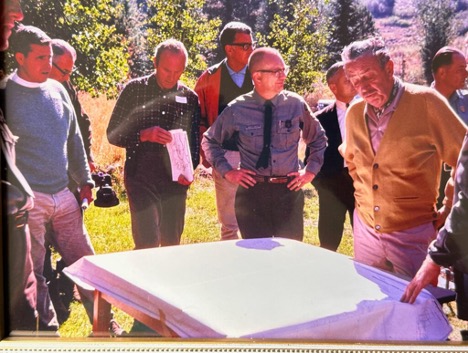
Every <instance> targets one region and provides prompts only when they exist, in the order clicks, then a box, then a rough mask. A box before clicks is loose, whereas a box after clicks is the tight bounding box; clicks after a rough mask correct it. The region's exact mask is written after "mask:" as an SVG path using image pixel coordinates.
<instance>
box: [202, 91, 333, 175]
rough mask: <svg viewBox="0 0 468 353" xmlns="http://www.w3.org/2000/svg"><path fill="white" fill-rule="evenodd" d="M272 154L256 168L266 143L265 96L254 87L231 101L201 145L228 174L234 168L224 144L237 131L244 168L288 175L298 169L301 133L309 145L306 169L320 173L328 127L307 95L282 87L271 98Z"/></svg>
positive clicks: (211, 159)
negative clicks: (315, 112)
mask: <svg viewBox="0 0 468 353" xmlns="http://www.w3.org/2000/svg"><path fill="white" fill-rule="evenodd" d="M271 101H272V103H273V117H272V119H273V120H272V133H271V149H270V150H271V156H270V164H269V166H268V167H267V168H265V169H261V170H257V168H256V164H257V161H258V159H259V157H260V153H261V151H262V146H263V125H264V111H265V107H264V104H265V99H263V98H262V97H260V95H258V93H257V92H256V91H255V90H254V91H252V92H249V93H247V94H244V95H242V96H240V97H239V98H237V99H236V100H234V101H233V102H231V103H230V104H229V105H228V106H227V107H226V109H224V111H223V112H222V113H221V114H220V116H219V117H218V119H217V120H216V121H215V122H214V124H213V125H212V126H211V127H210V129H209V130H208V131H207V132H206V133H205V134H204V137H203V141H202V148H203V151H204V152H205V155H206V157H207V159H208V161H209V162H210V163H211V164H212V165H213V166H214V168H215V169H216V170H218V171H219V172H220V173H221V175H223V176H224V175H225V174H226V173H227V172H228V171H230V170H231V169H232V167H231V165H230V164H229V163H228V162H227V160H226V158H225V157H224V154H225V151H224V149H223V148H222V144H223V142H224V141H225V140H228V139H230V138H232V137H233V136H234V135H237V146H238V148H239V152H240V156H241V168H244V169H248V170H252V171H255V172H256V173H257V174H258V175H263V176H285V175H287V174H288V173H291V172H296V171H298V170H299V158H298V144H299V139H300V137H301V128H302V138H303V139H304V141H305V143H306V144H307V146H308V147H310V151H311V153H310V155H309V157H308V159H307V166H306V168H307V171H310V172H312V173H314V174H317V173H318V172H319V170H320V168H321V166H322V164H323V154H324V152H325V148H326V146H327V138H326V136H325V131H324V130H323V129H322V126H321V125H320V123H319V121H318V120H317V119H316V118H315V117H314V115H313V113H312V112H311V110H310V108H309V106H308V105H307V103H306V102H305V101H304V99H303V98H302V97H301V96H299V95H297V94H295V93H293V92H289V91H282V92H280V93H279V94H278V95H277V96H276V97H274V98H273V99H272V100H271Z"/></svg>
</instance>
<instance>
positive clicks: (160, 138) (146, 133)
mask: <svg viewBox="0 0 468 353" xmlns="http://www.w3.org/2000/svg"><path fill="white" fill-rule="evenodd" d="M140 140H141V142H154V143H159V144H161V145H165V144H167V143H169V142H171V141H172V135H171V133H170V132H169V131H167V130H164V129H163V128H161V127H159V126H153V127H149V128H147V129H144V130H141V131H140Z"/></svg>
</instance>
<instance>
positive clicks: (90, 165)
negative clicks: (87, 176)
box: [88, 161, 97, 173]
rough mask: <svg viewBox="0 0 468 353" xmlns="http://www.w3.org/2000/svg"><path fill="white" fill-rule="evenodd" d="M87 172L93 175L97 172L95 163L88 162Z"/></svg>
mask: <svg viewBox="0 0 468 353" xmlns="http://www.w3.org/2000/svg"><path fill="white" fill-rule="evenodd" d="M88 165H89V170H90V171H91V173H94V172H95V171H96V170H97V167H96V163H94V162H90V161H88Z"/></svg>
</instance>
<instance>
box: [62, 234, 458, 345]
mask: <svg viewBox="0 0 468 353" xmlns="http://www.w3.org/2000/svg"><path fill="white" fill-rule="evenodd" d="M65 273H66V274H67V275H68V276H69V277H71V278H72V279H73V280H74V281H75V282H77V283H78V284H81V285H90V286H92V287H94V288H96V289H98V290H99V291H101V292H103V293H106V294H108V295H111V296H113V297H115V298H117V299H119V300H120V301H122V302H123V303H125V304H128V305H131V306H132V307H134V308H137V309H138V310H140V311H142V312H144V313H146V314H148V315H150V316H152V317H154V318H158V319H159V314H160V311H162V312H163V313H164V315H165V320H166V321H165V323H166V325H167V326H168V327H170V328H171V329H172V330H174V331H175V332H176V333H177V334H179V335H180V336H181V337H189V338H221V337H228V338H237V337H243V338H281V339H289V338H299V339H327V340H328V339H333V340H339V339H344V340H415V341H420V340H445V339H446V338H447V337H448V335H449V333H450V332H451V327H450V325H449V323H448V321H447V319H446V317H445V315H444V313H443V311H442V309H441V307H440V304H439V303H438V302H437V301H436V300H435V298H434V297H433V296H432V295H431V294H430V293H429V292H427V291H423V292H422V293H421V295H420V296H419V298H418V300H417V302H416V303H415V304H413V305H411V304H405V303H401V302H400V301H399V299H400V297H401V294H402V293H403V290H404V288H405V287H406V285H407V282H406V281H404V280H402V279H400V278H397V277H395V276H393V275H389V274H387V273H385V272H382V271H379V270H377V269H374V268H371V267H368V266H365V265H362V264H358V263H356V262H354V261H353V260H352V259H350V258H348V257H346V256H343V255H340V254H337V253H334V252H331V251H328V250H324V249H321V248H319V247H315V246H312V245H309V244H305V243H302V242H298V241H294V240H289V239H282V238H266V239H252V240H232V241H223V242H212V243H200V244H190V245H180V246H171V247H164V248H155V249H147V250H135V251H128V252H121V253H112V254H104V255H95V256H87V257H84V258H82V259H81V260H79V261H77V262H76V263H74V264H73V265H72V266H70V267H68V268H66V269H65Z"/></svg>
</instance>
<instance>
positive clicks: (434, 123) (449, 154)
mask: <svg viewBox="0 0 468 353" xmlns="http://www.w3.org/2000/svg"><path fill="white" fill-rule="evenodd" d="M342 58H343V61H344V62H345V71H346V75H347V76H348V78H349V80H350V81H351V83H352V84H353V86H354V87H355V88H356V90H357V92H358V94H359V95H360V96H361V97H362V100H359V101H357V102H356V103H354V104H353V105H351V107H350V108H349V110H348V113H347V117H346V122H347V125H346V141H347V145H346V147H345V148H343V150H344V156H345V160H346V163H347V164H348V168H349V172H350V174H351V176H352V178H353V180H354V187H355V190H356V191H355V197H356V209H355V211H356V212H354V229H353V233H354V256H355V259H356V260H358V261H361V262H364V263H366V264H369V265H371V266H375V267H379V268H382V269H384V270H388V271H391V272H395V273H399V274H404V275H407V276H411V277H413V276H414V275H415V273H416V272H417V270H418V269H419V267H420V266H421V263H422V262H423V260H424V258H425V256H426V250H427V247H428V245H429V243H430V241H431V240H432V239H434V238H435V236H436V225H437V224H438V223H439V222H442V221H443V219H442V218H443V217H442V216H441V214H439V213H438V211H437V209H436V207H435V204H436V199H437V195H438V186H439V182H440V169H441V166H442V163H443V162H446V163H447V164H448V165H451V166H454V165H455V163H456V162H457V157H458V153H459V151H460V148H461V146H462V141H463V137H464V134H465V132H466V129H465V128H464V126H463V125H462V123H461V121H460V120H459V119H458V117H457V116H456V115H455V114H454V112H453V111H452V110H451V109H450V107H449V105H448V104H447V102H446V100H445V99H443V97H442V96H441V95H440V94H438V93H437V92H435V91H434V90H432V89H430V88H426V87H422V86H417V85H412V84H407V83H403V82H402V81H401V80H400V79H398V78H396V77H395V76H394V75H393V61H392V60H391V58H390V56H389V54H388V51H387V49H386V47H385V44H384V43H383V41H382V40H380V39H376V38H371V39H367V40H363V41H358V42H354V43H351V44H350V45H349V46H347V47H346V48H345V49H344V50H343V53H342Z"/></svg>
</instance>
